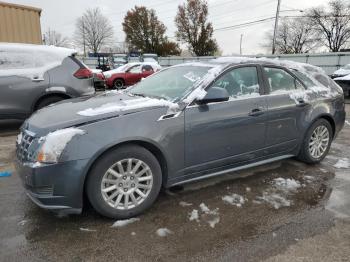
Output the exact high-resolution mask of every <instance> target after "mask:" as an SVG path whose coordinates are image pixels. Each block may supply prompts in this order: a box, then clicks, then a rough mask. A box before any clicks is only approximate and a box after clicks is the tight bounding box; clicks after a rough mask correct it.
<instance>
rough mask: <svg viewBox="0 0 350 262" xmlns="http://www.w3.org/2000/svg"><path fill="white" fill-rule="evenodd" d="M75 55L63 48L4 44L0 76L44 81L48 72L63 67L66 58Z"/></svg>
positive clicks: (1, 52)
mask: <svg viewBox="0 0 350 262" xmlns="http://www.w3.org/2000/svg"><path fill="white" fill-rule="evenodd" d="M75 53H76V51H75V50H73V49H67V48H62V47H54V46H45V45H29V44H12V43H2V44H0V57H1V63H0V76H23V77H28V78H31V79H34V78H35V79H42V78H43V77H44V74H45V72H46V71H48V70H50V69H52V68H54V67H57V66H59V65H61V64H62V61H63V59H64V58H66V57H68V56H71V55H73V54H75Z"/></svg>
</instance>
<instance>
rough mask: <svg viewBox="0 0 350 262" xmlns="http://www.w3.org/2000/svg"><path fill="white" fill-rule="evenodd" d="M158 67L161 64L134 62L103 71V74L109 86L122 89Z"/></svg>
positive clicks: (155, 70) (158, 68)
mask: <svg viewBox="0 0 350 262" xmlns="http://www.w3.org/2000/svg"><path fill="white" fill-rule="evenodd" d="M160 69H161V66H160V65H159V64H157V63H149V62H136V63H128V64H126V65H123V66H121V67H118V68H117V69H113V70H110V71H107V72H104V75H105V78H106V84H107V86H108V87H109V88H115V89H122V88H125V87H127V86H130V85H134V84H136V83H137V82H139V81H140V80H141V79H142V78H146V77H148V76H150V75H152V74H153V73H154V72H157V71H159V70H160Z"/></svg>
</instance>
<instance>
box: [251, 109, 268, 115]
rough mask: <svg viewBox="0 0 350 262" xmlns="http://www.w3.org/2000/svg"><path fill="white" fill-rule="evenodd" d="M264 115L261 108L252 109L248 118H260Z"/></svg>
mask: <svg viewBox="0 0 350 262" xmlns="http://www.w3.org/2000/svg"><path fill="white" fill-rule="evenodd" d="M262 114H264V110H263V109H262V108H254V109H252V111H250V112H249V114H248V115H249V116H260V115H262Z"/></svg>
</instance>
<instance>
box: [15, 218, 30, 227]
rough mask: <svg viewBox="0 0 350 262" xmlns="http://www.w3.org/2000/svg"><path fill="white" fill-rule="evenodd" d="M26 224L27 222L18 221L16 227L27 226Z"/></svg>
mask: <svg viewBox="0 0 350 262" xmlns="http://www.w3.org/2000/svg"><path fill="white" fill-rule="evenodd" d="M27 222H28V220H25V219H24V220H22V221H19V222H18V223H17V225H19V226H24V225H25V224H27Z"/></svg>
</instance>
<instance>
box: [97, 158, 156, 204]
mask: <svg viewBox="0 0 350 262" xmlns="http://www.w3.org/2000/svg"><path fill="white" fill-rule="evenodd" d="M152 185H153V174H152V171H151V169H150V168H149V166H148V165H147V164H146V163H145V162H143V161H142V160H139V159H136V158H128V159H123V160H120V161H118V162H117V163H115V164H113V165H112V166H111V167H110V168H109V169H108V170H107V171H106V173H105V174H104V175H103V177H102V181H101V193H102V197H103V199H104V200H105V201H106V203H107V204H108V205H110V206H111V207H113V208H115V209H120V210H127V209H131V208H134V207H137V206H139V205H140V204H141V203H142V202H143V201H144V200H145V199H146V198H147V197H148V195H149V193H150V192H151V189H152Z"/></svg>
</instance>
